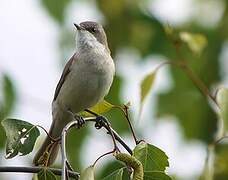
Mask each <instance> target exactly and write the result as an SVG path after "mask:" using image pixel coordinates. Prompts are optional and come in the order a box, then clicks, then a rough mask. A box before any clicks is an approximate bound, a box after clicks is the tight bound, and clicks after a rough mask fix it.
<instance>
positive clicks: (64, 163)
mask: <svg viewBox="0 0 228 180" xmlns="http://www.w3.org/2000/svg"><path fill="white" fill-rule="evenodd" d="M74 125H78V121H71V122H69V123H68V124H67V125H66V126H65V127H64V128H63V131H62V138H61V154H62V177H61V179H62V180H66V179H68V171H67V168H68V167H69V166H68V165H69V163H68V160H67V156H66V143H65V142H66V134H67V131H68V130H69V129H70V128H71V127H73V126H74Z"/></svg>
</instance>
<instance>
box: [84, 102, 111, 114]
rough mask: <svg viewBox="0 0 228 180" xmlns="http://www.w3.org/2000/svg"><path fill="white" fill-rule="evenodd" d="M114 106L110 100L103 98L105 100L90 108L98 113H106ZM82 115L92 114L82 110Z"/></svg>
mask: <svg viewBox="0 0 228 180" xmlns="http://www.w3.org/2000/svg"><path fill="white" fill-rule="evenodd" d="M113 107H114V105H112V104H111V103H109V102H108V101H105V100H103V101H101V102H99V103H98V104H96V105H95V106H93V107H92V108H89V110H91V111H92V112H95V113H97V114H103V113H106V112H108V111H109V110H111V109H112V108H113ZM80 115H81V116H84V117H88V116H91V114H90V113H88V112H85V111H83V112H81V113H80Z"/></svg>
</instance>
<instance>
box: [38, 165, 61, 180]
mask: <svg viewBox="0 0 228 180" xmlns="http://www.w3.org/2000/svg"><path fill="white" fill-rule="evenodd" d="M37 178H38V180H57V178H56V176H55V174H54V173H53V172H51V171H50V170H48V169H47V168H43V169H42V170H41V171H40V172H38V173H37Z"/></svg>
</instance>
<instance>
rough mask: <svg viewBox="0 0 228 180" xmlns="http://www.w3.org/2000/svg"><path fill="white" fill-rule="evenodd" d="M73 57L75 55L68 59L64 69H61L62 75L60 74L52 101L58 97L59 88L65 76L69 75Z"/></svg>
mask: <svg viewBox="0 0 228 180" xmlns="http://www.w3.org/2000/svg"><path fill="white" fill-rule="evenodd" d="M75 56H76V53H75V54H74V55H73V56H72V57H71V58H70V60H69V61H68V62H67V63H66V65H65V67H64V69H63V73H62V75H61V78H60V80H59V82H58V84H57V87H56V89H55V95H54V101H55V100H56V98H57V97H58V94H59V92H60V89H61V87H62V85H63V83H64V81H65V79H66V77H67V75H68V74H69V73H70V67H71V65H72V63H73V61H74V60H75V58H76V57H75Z"/></svg>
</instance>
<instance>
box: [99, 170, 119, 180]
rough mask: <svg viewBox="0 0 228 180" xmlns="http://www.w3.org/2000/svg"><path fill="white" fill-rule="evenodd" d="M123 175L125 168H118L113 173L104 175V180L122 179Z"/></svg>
mask: <svg viewBox="0 0 228 180" xmlns="http://www.w3.org/2000/svg"><path fill="white" fill-rule="evenodd" d="M122 177H123V168H121V169H117V170H116V171H114V172H113V173H111V174H109V175H108V176H106V177H104V178H103V179H102V180H122Z"/></svg>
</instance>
